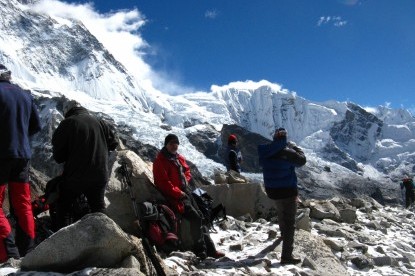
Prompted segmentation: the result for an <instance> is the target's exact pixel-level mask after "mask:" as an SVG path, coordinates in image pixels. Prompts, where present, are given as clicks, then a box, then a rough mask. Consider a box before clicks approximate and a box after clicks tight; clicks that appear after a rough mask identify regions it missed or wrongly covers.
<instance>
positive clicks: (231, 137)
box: [228, 134, 238, 143]
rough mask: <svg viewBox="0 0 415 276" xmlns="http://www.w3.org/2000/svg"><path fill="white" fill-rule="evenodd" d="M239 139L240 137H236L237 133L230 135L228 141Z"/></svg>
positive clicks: (232, 141)
mask: <svg viewBox="0 0 415 276" xmlns="http://www.w3.org/2000/svg"><path fill="white" fill-rule="evenodd" d="M237 141H238V138H237V137H236V135H235V134H231V135H229V138H228V143H234V142H237Z"/></svg>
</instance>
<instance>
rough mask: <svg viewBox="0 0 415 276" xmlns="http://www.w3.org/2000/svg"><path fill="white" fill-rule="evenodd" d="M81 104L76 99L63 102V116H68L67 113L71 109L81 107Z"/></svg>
mask: <svg viewBox="0 0 415 276" xmlns="http://www.w3.org/2000/svg"><path fill="white" fill-rule="evenodd" d="M80 106H81V105H80V104H79V103H78V102H77V101H74V100H71V101H67V102H64V103H63V107H62V112H63V116H66V113H68V112H69V110H71V109H72V108H74V107H80Z"/></svg>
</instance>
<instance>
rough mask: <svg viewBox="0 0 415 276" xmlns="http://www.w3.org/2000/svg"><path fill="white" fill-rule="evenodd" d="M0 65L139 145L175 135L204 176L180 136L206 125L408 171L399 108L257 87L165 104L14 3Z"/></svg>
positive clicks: (5, 9) (59, 21)
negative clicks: (109, 122) (123, 127)
mask: <svg viewBox="0 0 415 276" xmlns="http://www.w3.org/2000/svg"><path fill="white" fill-rule="evenodd" d="M26 2H27V1H26ZM29 2H31V1H29ZM0 62H1V63H4V64H6V65H7V66H8V67H9V68H10V69H11V70H12V76H13V81H15V82H16V83H18V84H19V85H21V86H23V87H24V88H27V89H31V90H32V91H33V92H34V93H35V95H37V96H43V97H51V96H56V95H65V97H67V98H69V99H76V100H78V101H79V102H80V103H81V104H82V105H84V106H85V107H87V108H89V109H91V110H92V111H96V112H103V113H106V114H108V115H109V116H111V117H112V118H113V119H114V121H115V122H116V123H117V124H127V125H130V126H131V127H132V128H133V129H134V130H135V133H134V138H136V139H139V140H140V141H141V142H143V143H147V144H150V145H153V146H155V147H157V148H160V147H161V146H162V140H163V138H164V136H165V135H166V134H167V133H169V132H175V133H176V134H178V136H179V138H180V141H181V152H182V153H183V154H184V155H185V156H186V157H187V158H188V159H189V160H194V161H195V163H196V165H197V166H198V167H199V168H200V169H201V171H202V173H204V174H205V175H206V176H210V175H211V173H212V172H213V170H214V168H218V167H219V168H223V166H222V165H220V164H218V163H216V162H214V161H212V160H210V159H207V158H206V157H205V156H204V155H203V154H202V153H200V152H199V151H197V150H196V148H195V147H194V146H193V145H192V144H191V143H190V142H189V141H188V138H187V137H186V135H188V134H189V133H191V132H198V131H202V130H203V129H204V128H205V126H204V125H205V124H210V125H213V126H214V127H215V128H216V130H218V131H220V129H221V128H222V125H223V124H237V125H239V126H242V127H244V128H245V129H247V130H249V131H251V132H255V133H258V134H261V135H262V136H264V137H266V138H269V139H270V138H271V135H272V133H273V131H274V129H275V127H285V128H286V129H287V130H288V133H289V136H290V139H292V140H293V141H295V142H296V143H297V144H299V145H300V146H302V147H304V148H305V149H306V150H307V152H308V153H309V154H310V155H314V154H315V156H316V158H317V159H319V158H322V159H323V160H325V162H336V163H337V164H341V165H343V166H344V164H346V163H347V164H349V166H345V167H346V168H347V169H352V170H354V171H358V170H364V168H365V166H366V167H371V168H374V169H375V171H376V170H377V171H378V173H380V174H384V173H385V174H391V173H393V174H394V175H396V176H397V177H398V175H400V174H403V173H413V172H414V171H415V168H414V167H413V165H412V164H413V163H414V162H415V153H414V152H415V119H414V117H413V116H412V115H411V114H410V113H409V112H408V111H406V110H402V109H397V110H395V109H391V108H388V107H379V108H375V109H373V108H372V109H370V108H363V107H360V106H358V105H356V104H352V103H346V102H336V101H327V102H321V103H318V102H312V101H309V100H307V99H304V98H302V97H300V96H298V95H297V94H296V93H295V92H291V91H289V90H288V89H286V88H283V87H282V86H281V85H279V84H274V83H270V82H268V81H266V80H262V81H259V82H253V81H244V82H242V81H239V82H233V83H229V84H228V85H224V86H217V85H212V87H211V91H208V92H203V91H202V92H200V91H199V92H195V93H188V94H184V95H178V96H169V95H167V94H165V93H163V91H158V90H157V89H155V88H154V87H153V86H152V85H151V83H149V82H148V80H147V79H143V78H140V76H137V75H134V74H133V73H131V72H129V71H128V70H127V69H126V67H125V66H124V65H123V64H121V63H120V62H119V61H117V60H116V59H115V58H114V56H113V55H112V54H111V53H110V52H109V51H108V50H107V49H106V48H105V47H104V46H103V44H102V43H101V42H100V41H99V40H98V39H97V38H96V37H95V36H94V35H92V34H91V32H90V31H89V30H88V29H87V28H86V27H85V25H84V24H82V22H79V21H78V20H75V19H71V18H61V17H58V16H56V15H54V16H49V15H47V14H44V13H38V12H36V11H34V10H32V9H31V8H30V6H28V5H22V4H20V3H19V2H18V1H17V0H0ZM52 109H53V108H52ZM163 125H164V126H165V125H168V126H170V127H171V129H169V130H166V128H163V127H162V126H163ZM339 156H340V157H339ZM370 171H372V170H370ZM361 173H362V174H365V172H364V171H363V172H361Z"/></svg>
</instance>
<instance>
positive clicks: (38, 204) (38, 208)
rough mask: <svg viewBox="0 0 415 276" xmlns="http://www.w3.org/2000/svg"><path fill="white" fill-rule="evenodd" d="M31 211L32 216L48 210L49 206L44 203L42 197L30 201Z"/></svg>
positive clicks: (43, 197) (44, 200) (44, 199)
mask: <svg viewBox="0 0 415 276" xmlns="http://www.w3.org/2000/svg"><path fill="white" fill-rule="evenodd" d="M32 210H33V215H34V216H37V215H39V214H40V213H43V212H45V211H47V210H49V205H48V204H47V203H46V198H45V196H44V195H43V196H40V197H39V198H38V199H36V200H34V201H32Z"/></svg>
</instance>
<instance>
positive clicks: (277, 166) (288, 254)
mask: <svg viewBox="0 0 415 276" xmlns="http://www.w3.org/2000/svg"><path fill="white" fill-rule="evenodd" d="M258 155H259V164H260V166H262V168H263V175H264V185H265V191H266V193H267V195H268V197H269V198H271V199H273V200H275V204H276V210H277V217H278V224H279V227H280V231H281V236H282V254H281V264H282V265H284V264H297V263H300V262H301V259H299V258H295V257H294V256H293V249H294V246H293V244H294V232H295V215H296V212H297V197H298V188H297V176H296V173H295V168H296V167H300V166H303V165H304V164H305V163H306V157H305V155H304V152H303V151H302V150H301V149H300V148H299V147H297V146H296V145H295V143H293V142H288V141H287V131H286V130H285V129H284V128H277V129H276V130H275V133H274V137H273V141H272V142H271V143H270V144H267V145H259V146H258Z"/></svg>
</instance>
